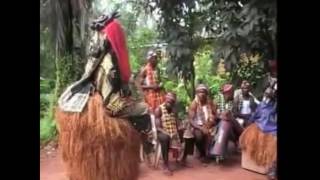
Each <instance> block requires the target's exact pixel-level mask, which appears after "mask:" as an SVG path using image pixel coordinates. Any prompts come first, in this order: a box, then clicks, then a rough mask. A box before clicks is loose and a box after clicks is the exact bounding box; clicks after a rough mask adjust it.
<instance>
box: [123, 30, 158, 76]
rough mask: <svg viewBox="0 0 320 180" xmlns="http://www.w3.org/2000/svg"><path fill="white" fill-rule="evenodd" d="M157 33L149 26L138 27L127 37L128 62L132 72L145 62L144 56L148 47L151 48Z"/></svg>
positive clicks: (136, 70)
mask: <svg viewBox="0 0 320 180" xmlns="http://www.w3.org/2000/svg"><path fill="white" fill-rule="evenodd" d="M156 38H157V34H156V32H155V31H153V30H152V29H150V28H147V27H140V28H137V29H136V31H134V32H133V33H132V34H131V36H129V37H128V49H129V55H130V64H131V68H132V70H133V71H134V72H138V71H139V70H140V68H141V66H142V65H143V64H145V63H146V60H145V57H146V53H147V51H148V49H150V48H152V46H153V44H154V43H155V41H156Z"/></svg>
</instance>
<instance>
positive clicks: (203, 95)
mask: <svg viewBox="0 0 320 180" xmlns="http://www.w3.org/2000/svg"><path fill="white" fill-rule="evenodd" d="M197 96H198V97H199V100H200V101H201V102H205V101H206V100H207V96H208V95H207V92H206V91H198V92H197Z"/></svg>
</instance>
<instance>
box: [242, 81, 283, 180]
mask: <svg viewBox="0 0 320 180" xmlns="http://www.w3.org/2000/svg"><path fill="white" fill-rule="evenodd" d="M274 93H275V92H273V90H272V89H271V88H270V87H269V88H267V89H266V90H265V95H264V98H263V99H264V100H263V101H262V102H261V103H260V104H259V106H258V107H257V110H256V112H255V113H254V114H253V116H252V118H251V121H252V122H253V124H251V125H250V126H248V128H247V129H246V130H245V131H244V132H243V133H242V135H241V137H240V141H239V142H240V146H241V148H242V149H243V150H244V152H245V153H247V154H248V155H249V156H250V157H251V159H252V160H253V161H254V162H255V163H256V164H257V165H258V166H264V167H268V168H270V170H271V172H270V175H271V176H272V178H275V170H276V168H275V167H274V166H275V162H276V158H277V111H276V106H277V105H276V104H277V103H276V100H275V97H274Z"/></svg>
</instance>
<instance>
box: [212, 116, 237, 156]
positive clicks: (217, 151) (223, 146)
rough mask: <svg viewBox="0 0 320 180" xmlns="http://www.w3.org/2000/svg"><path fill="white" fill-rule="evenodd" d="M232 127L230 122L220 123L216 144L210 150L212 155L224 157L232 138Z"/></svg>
mask: <svg viewBox="0 0 320 180" xmlns="http://www.w3.org/2000/svg"><path fill="white" fill-rule="evenodd" d="M231 128H232V125H231V123H230V122H229V121H220V124H219V129H218V132H217V135H216V138H215V143H214V145H213V147H212V148H211V150H210V155H214V156H224V155H225V153H226V151H227V147H228V140H229V136H230V132H231Z"/></svg>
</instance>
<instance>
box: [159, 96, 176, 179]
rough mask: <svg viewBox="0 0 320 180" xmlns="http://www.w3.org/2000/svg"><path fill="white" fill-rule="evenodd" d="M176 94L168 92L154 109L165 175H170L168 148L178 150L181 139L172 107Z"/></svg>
mask: <svg viewBox="0 0 320 180" xmlns="http://www.w3.org/2000/svg"><path fill="white" fill-rule="evenodd" d="M175 103H176V95H175V94H174V93H171V92H168V93H167V94H166V95H165V102H164V103H163V104H161V105H160V106H159V107H158V108H156V111H155V118H156V126H157V131H158V140H159V142H160V144H161V152H162V158H163V161H164V170H165V173H166V174H167V175H172V168H171V166H170V165H169V149H174V150H178V151H179V150H180V149H181V141H180V137H179V133H178V121H177V112H176V110H175V108H174V106H175Z"/></svg>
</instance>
